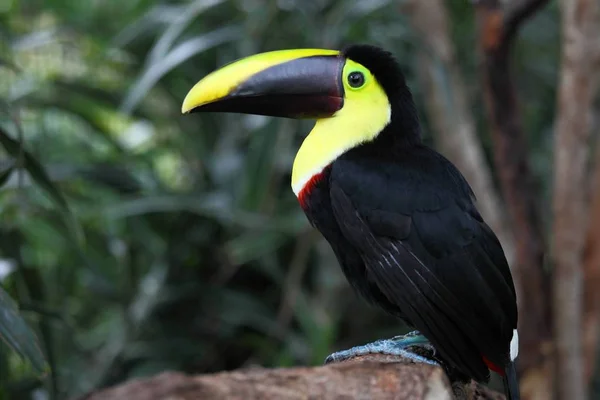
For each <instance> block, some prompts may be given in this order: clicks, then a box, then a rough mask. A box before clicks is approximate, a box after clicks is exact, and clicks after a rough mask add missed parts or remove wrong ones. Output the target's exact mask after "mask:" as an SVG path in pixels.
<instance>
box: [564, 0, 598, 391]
mask: <svg viewBox="0 0 600 400" xmlns="http://www.w3.org/2000/svg"><path fill="white" fill-rule="evenodd" d="M560 5H561V11H562V40H563V45H562V60H561V64H562V66H561V78H560V86H559V93H558V104H557V112H558V118H557V121H556V134H555V148H554V168H555V173H554V210H553V212H554V228H553V245H552V248H553V251H552V261H553V266H554V302H553V305H554V313H555V314H554V318H555V323H554V333H555V341H556V372H557V376H560V377H561V379H560V380H557V394H558V397H559V399H584V398H586V394H587V390H586V386H585V381H584V374H583V354H582V346H581V339H582V313H583V280H582V278H583V268H582V261H583V249H584V241H585V234H586V227H587V226H588V225H587V222H588V220H589V218H588V216H587V210H588V207H587V191H586V188H587V184H586V183H587V182H586V177H587V160H588V146H589V145H588V139H589V136H590V131H591V129H590V128H591V113H590V111H591V105H592V100H593V97H594V93H595V86H596V85H595V84H596V71H595V68H594V67H595V64H596V62H595V61H596V60H595V57H594V55H595V53H596V46H597V43H598V42H597V41H598V29H597V24H598V22H599V21H598V1H597V0H562V1H561V3H560Z"/></svg>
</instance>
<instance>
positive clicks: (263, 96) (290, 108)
mask: <svg viewBox="0 0 600 400" xmlns="http://www.w3.org/2000/svg"><path fill="white" fill-rule="evenodd" d="M339 54H340V52H339V51H337V50H324V49H296V50H279V51H272V52H268V53H261V54H256V55H253V56H250V57H247V58H243V59H241V60H238V61H235V62H233V63H231V64H228V65H226V66H224V67H223V68H221V69H218V70H216V71H214V72H212V73H210V74H209V75H207V76H206V77H205V78H204V79H202V80H201V81H199V82H198V83H197V84H196V85H194V87H193V88H192V89H191V90H190V91H189V93H188V94H187V95H186V97H185V99H184V101H183V105H182V107H181V111H182V113H189V112H191V111H226V112H241V113H251V114H262V115H274V116H293V117H297V116H303V115H308V114H314V113H315V112H316V114H319V112H320V111H321V110H320V108H324V109H323V110H322V111H323V113H329V112H330V111H331V110H330V109H332V108H336V107H337V108H338V109H339V107H341V104H337V105H334V104H333V103H332V104H328V105H327V104H323V103H324V102H325V101H326V100H327V99H329V100H328V101H333V100H332V99H336V98H337V100H336V101H337V102H340V101H342V100H341V98H342V97H343V88H341V87H340V82H338V81H339V74H340V73H341V70H342V68H343V61H344V60H343V58H342V57H339ZM340 64H341V66H340ZM291 97H293V100H290V99H291ZM299 97H302V98H303V99H304V100H308V102H309V103H310V102H312V103H311V104H312V105H311V107H312V108H310V107H308V106H305V107H304V108H303V107H300V105H299ZM317 98H318V99H317ZM282 102H283V103H286V102H287V104H286V108H285V109H282V104H283V103H282ZM316 103H318V104H316ZM313 111H314V112H313Z"/></svg>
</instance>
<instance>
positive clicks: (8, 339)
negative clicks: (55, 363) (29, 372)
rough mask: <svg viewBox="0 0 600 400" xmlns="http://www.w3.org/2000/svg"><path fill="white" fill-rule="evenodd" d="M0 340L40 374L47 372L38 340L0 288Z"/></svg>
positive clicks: (46, 364)
mask: <svg viewBox="0 0 600 400" xmlns="http://www.w3.org/2000/svg"><path fill="white" fill-rule="evenodd" d="M0 339H1V340H2V341H4V342H5V343H6V344H7V345H8V346H9V347H11V348H12V349H13V350H14V351H16V352H17V353H19V354H20V355H21V357H23V358H24V359H26V360H28V361H29V362H30V363H31V365H32V366H33V367H34V368H35V370H36V371H37V372H39V373H40V374H46V373H48V371H49V367H48V363H47V362H46V359H45V358H44V354H43V353H42V350H41V348H40V346H39V342H38V339H37V338H36V336H35V334H34V333H33V332H32V330H31V329H30V328H29V326H28V325H27V323H26V322H25V320H24V319H23V318H22V317H21V316H20V315H19V310H18V308H17V304H16V303H15V301H14V300H13V299H11V298H10V296H9V295H8V293H6V292H5V291H4V289H2V287H1V286H0Z"/></svg>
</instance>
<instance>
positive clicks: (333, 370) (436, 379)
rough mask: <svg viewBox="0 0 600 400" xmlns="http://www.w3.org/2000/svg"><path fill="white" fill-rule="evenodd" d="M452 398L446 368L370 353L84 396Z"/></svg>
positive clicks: (138, 399) (472, 396)
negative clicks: (323, 362)
mask: <svg viewBox="0 0 600 400" xmlns="http://www.w3.org/2000/svg"><path fill="white" fill-rule="evenodd" d="M455 393H457V394H458V396H457V398H459V399H460V398H462V399H469V400H502V399H504V396H503V395H501V394H499V393H497V392H493V391H491V390H489V389H487V388H485V387H484V386H481V385H478V384H475V383H471V384H470V385H467V386H466V387H456V388H455ZM453 398H454V395H453V390H452V388H451V386H450V383H449V382H448V379H447V378H446V375H445V374H444V372H443V371H442V369H441V368H439V367H434V366H430V365H424V364H412V363H410V361H407V360H404V359H401V358H398V357H393V356H385V355H368V356H362V357H356V358H354V359H352V360H349V361H346V362H342V363H338V364H330V365H326V366H322V367H312V368H302V367H301V368H289V369H283V368H282V369H264V368H252V369H245V370H238V371H233V372H222V373H218V374H210V375H197V376H189V375H185V374H182V373H176V372H166V373H162V374H160V375H157V376H155V377H152V378H146V379H138V380H134V381H131V382H127V383H124V384H122V385H120V386H116V387H114V388H109V389H106V390H102V391H98V392H95V393H91V394H89V395H87V396H85V397H83V398H82V399H80V400H117V399H128V400H154V399H173V400H175V399H177V400H192V399H211V400H219V399H227V400H236V399H239V400H242V399H243V400H252V399H257V400H258V399H261V400H269V399H273V400H275V399H277V400H279V399H281V400H286V399H373V400H377V399H395V400H451V399H453Z"/></svg>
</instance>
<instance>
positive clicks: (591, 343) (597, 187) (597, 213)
mask: <svg viewBox="0 0 600 400" xmlns="http://www.w3.org/2000/svg"><path fill="white" fill-rule="evenodd" d="M592 193H593V195H592V202H591V205H590V217H589V221H590V222H589V227H588V231H587V237H586V242H585V249H584V253H583V276H584V281H583V333H582V345H583V358H584V359H583V373H584V378H585V382H586V384H587V385H588V386H589V385H590V384H591V382H592V378H593V373H594V369H595V367H596V359H597V358H598V357H597V351H598V338H599V337H600V290H598V288H600V144H598V145H597V147H596V161H595V172H594V176H593V184H592Z"/></svg>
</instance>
